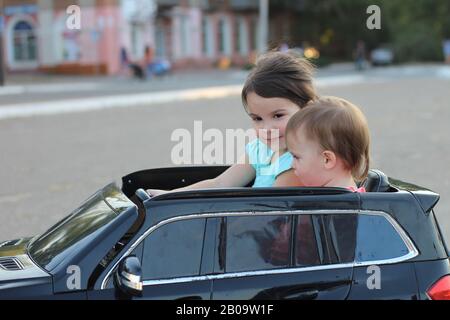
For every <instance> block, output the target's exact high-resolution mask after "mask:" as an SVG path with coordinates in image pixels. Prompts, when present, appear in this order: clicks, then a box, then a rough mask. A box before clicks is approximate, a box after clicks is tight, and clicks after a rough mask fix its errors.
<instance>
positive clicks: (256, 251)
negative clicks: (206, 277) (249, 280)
mask: <svg viewBox="0 0 450 320" xmlns="http://www.w3.org/2000/svg"><path fill="white" fill-rule="evenodd" d="M291 220H292V217H291V216H252V217H228V218H227V233H226V268H225V270H226V272H240V271H254V270H265V269H274V268H281V267H287V266H289V261H290V251H291V246H290V244H291V232H292V230H291Z"/></svg>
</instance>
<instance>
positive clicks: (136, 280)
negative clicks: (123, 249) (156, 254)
mask: <svg viewBox="0 0 450 320" xmlns="http://www.w3.org/2000/svg"><path fill="white" fill-rule="evenodd" d="M115 282H116V285H117V287H118V288H119V289H120V290H121V291H122V292H123V293H125V294H126V295H129V296H141V295H142V268H141V262H140V261H139V259H138V258H137V257H136V256H129V257H126V258H125V259H123V260H122V261H121V262H120V264H119V268H118V269H117V271H116V273H115Z"/></svg>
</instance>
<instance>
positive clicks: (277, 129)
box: [247, 92, 300, 151]
mask: <svg viewBox="0 0 450 320" xmlns="http://www.w3.org/2000/svg"><path fill="white" fill-rule="evenodd" d="M299 110H300V107H299V106H298V105H296V104H295V103H294V102H292V101H291V100H289V99H285V98H263V97H261V96H259V95H257V94H256V93H254V92H250V93H249V94H248V95H247V112H248V114H249V116H250V118H251V119H252V122H253V127H254V129H255V130H256V135H257V136H258V138H259V139H260V140H261V141H263V142H264V143H265V144H267V145H268V146H269V147H271V148H272V149H274V148H276V147H277V146H278V149H279V150H274V151H284V150H286V148H287V147H286V139H285V132H286V125H287V123H288V121H289V119H290V118H291V117H292V116H293V115H294V113H296V112H297V111H299Z"/></svg>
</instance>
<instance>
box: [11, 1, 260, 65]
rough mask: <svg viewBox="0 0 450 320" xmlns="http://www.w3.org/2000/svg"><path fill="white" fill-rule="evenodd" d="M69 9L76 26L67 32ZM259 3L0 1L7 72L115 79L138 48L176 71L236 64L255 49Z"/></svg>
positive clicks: (139, 55) (140, 55)
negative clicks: (76, 14)
mask: <svg viewBox="0 0 450 320" xmlns="http://www.w3.org/2000/svg"><path fill="white" fill-rule="evenodd" d="M71 5H78V6H79V7H80V8H81V28H80V29H79V30H71V29H69V28H68V27H67V20H68V18H69V16H70V14H69V13H67V12H66V10H67V8H68V7H69V6H71ZM258 5H259V1H258V0H4V8H3V15H4V19H3V20H4V37H3V40H4V48H5V60H6V61H5V65H6V68H7V69H8V71H13V72H14V71H22V70H27V71H30V70H39V71H45V72H49V73H68V74H96V73H101V74H116V73H118V72H120V70H121V68H122V67H123V65H121V63H122V62H123V61H122V60H123V58H124V57H123V54H124V52H126V56H127V58H128V59H129V60H130V61H133V62H137V63H141V62H142V61H143V59H144V55H145V48H146V47H150V48H152V49H153V52H154V54H155V57H156V58H164V59H167V60H169V61H170V62H171V63H172V65H173V66H174V67H175V68H189V67H209V66H214V65H217V64H218V63H220V62H223V60H228V61H229V63H233V64H236V65H243V64H245V63H247V62H249V61H250V60H252V58H253V57H254V53H255V50H256V48H257V39H258V37H257V32H258V31H257V27H258Z"/></svg>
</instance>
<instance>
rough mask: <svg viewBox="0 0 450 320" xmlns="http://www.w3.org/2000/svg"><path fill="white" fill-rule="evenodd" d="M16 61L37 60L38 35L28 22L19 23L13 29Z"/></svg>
mask: <svg viewBox="0 0 450 320" xmlns="http://www.w3.org/2000/svg"><path fill="white" fill-rule="evenodd" d="M13 44H14V46H13V49H14V60H15V61H20V62H26V61H34V60H36V59H37V52H36V34H35V32H34V28H33V26H32V25H31V24H30V23H28V22H26V21H19V22H17V23H16V25H15V26H14V28H13Z"/></svg>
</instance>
